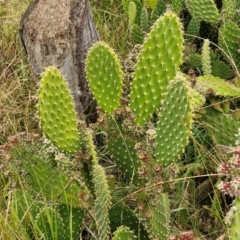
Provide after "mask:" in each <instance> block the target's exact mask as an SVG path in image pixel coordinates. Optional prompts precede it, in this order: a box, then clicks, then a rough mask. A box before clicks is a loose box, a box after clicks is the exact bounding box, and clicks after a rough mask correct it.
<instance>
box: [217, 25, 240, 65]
mask: <svg viewBox="0 0 240 240" xmlns="http://www.w3.org/2000/svg"><path fill="white" fill-rule="evenodd" d="M239 36H240V27H239V26H238V25H237V24H236V23H234V22H232V21H227V22H225V23H224V24H223V25H222V26H221V27H220V33H219V39H218V43H219V46H220V47H221V49H222V50H223V51H224V52H223V55H224V57H225V58H226V59H227V60H228V61H229V62H230V63H231V64H232V65H235V64H236V67H237V68H238V69H239V67H240V53H239V45H240V44H239ZM236 67H235V68H236Z"/></svg>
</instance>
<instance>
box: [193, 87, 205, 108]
mask: <svg viewBox="0 0 240 240" xmlns="http://www.w3.org/2000/svg"><path fill="white" fill-rule="evenodd" d="M189 92H190V99H191V104H192V109H193V111H194V110H197V109H199V108H200V107H202V106H203V105H204V104H205V102H206V98H205V97H204V96H203V95H202V94H200V93H199V92H197V91H196V90H195V89H193V88H189Z"/></svg>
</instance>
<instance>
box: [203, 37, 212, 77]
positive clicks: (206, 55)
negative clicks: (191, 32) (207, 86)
mask: <svg viewBox="0 0 240 240" xmlns="http://www.w3.org/2000/svg"><path fill="white" fill-rule="evenodd" d="M209 45H210V42H209V40H208V39H205V40H204V43H203V47H202V66H203V73H204V75H211V73H212V68H211V58H210V47H209Z"/></svg>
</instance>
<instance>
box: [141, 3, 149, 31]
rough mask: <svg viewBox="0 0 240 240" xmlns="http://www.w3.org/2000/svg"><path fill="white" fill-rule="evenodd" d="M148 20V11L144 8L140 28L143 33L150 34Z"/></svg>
mask: <svg viewBox="0 0 240 240" xmlns="http://www.w3.org/2000/svg"><path fill="white" fill-rule="evenodd" d="M148 18H149V17H148V11H147V9H146V8H145V7H143V8H142V11H141V19H140V27H141V30H142V32H144V33H146V32H148V22H149V19H148Z"/></svg>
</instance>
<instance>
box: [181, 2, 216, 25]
mask: <svg viewBox="0 0 240 240" xmlns="http://www.w3.org/2000/svg"><path fill="white" fill-rule="evenodd" d="M186 4H187V7H188V9H189V12H190V13H191V15H192V16H193V17H198V18H199V19H202V20H204V21H206V22H209V23H217V22H218V20H219V12H218V9H217V6H216V5H215V3H214V1H213V0H201V1H199V0H186Z"/></svg>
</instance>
